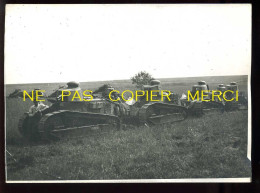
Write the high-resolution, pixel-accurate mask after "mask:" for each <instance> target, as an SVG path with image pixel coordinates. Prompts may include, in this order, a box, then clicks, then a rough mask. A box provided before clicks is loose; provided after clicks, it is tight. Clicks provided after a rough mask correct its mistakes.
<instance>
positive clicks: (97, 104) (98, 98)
mask: <svg viewBox="0 0 260 193" xmlns="http://www.w3.org/2000/svg"><path fill="white" fill-rule="evenodd" d="M159 85H160V82H159V81H153V82H152V83H151V85H144V87H143V90H144V91H149V90H152V89H154V90H158V89H159ZM63 90H66V91H69V92H71V94H70V95H69V96H67V97H65V98H63V100H62V99H61V93H62V91H63ZM112 90H114V88H113V87H112V86H110V85H104V86H102V87H100V88H99V89H97V90H96V91H94V92H93V93H92V95H91V96H88V97H86V96H84V95H83V92H82V90H81V88H80V87H79V84H78V83H76V82H69V83H67V87H65V88H60V89H58V90H56V91H55V92H54V93H55V94H54V93H52V94H51V95H50V97H48V100H49V101H50V102H51V103H52V105H51V106H50V107H49V108H47V109H45V110H43V111H42V112H40V113H36V114H35V115H33V116H30V115H29V113H25V114H24V116H23V117H22V118H21V119H20V121H19V126H18V128H19V131H20V133H21V134H22V135H23V136H25V137H26V138H29V139H38V138H42V137H43V138H45V139H52V138H59V137H60V136H62V135H63V134H64V133H65V134H67V133H71V134H75V133H79V134H81V133H82V132H84V131H89V130H90V129H92V128H96V127H102V128H108V127H110V128H111V127H112V128H117V129H120V127H121V125H122V124H134V125H138V126H140V125H148V126H150V125H158V124H164V123H170V122H174V121H182V120H184V119H185V118H186V117H187V108H186V107H183V106H180V105H176V104H168V103H165V101H160V102H153V101H146V100H145V97H143V98H141V99H140V101H137V102H134V103H132V104H130V103H126V102H125V101H123V100H122V99H120V97H119V95H118V94H117V93H116V92H113V94H112V95H111V97H112V98H114V99H118V98H119V99H120V100H118V101H116V102H114V101H111V100H110V99H109V97H108V95H109V93H110V92H111V91H112ZM75 93H78V94H79V96H80V97H79V96H78V98H74V100H72V97H73V96H74V94H75ZM91 97H92V100H90V101H83V100H80V99H85V100H88V99H89V98H91ZM158 98H161V96H160V94H158Z"/></svg>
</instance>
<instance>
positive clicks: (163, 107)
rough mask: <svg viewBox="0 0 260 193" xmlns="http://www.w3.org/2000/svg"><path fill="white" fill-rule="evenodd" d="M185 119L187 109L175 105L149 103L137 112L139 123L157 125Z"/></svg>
mask: <svg viewBox="0 0 260 193" xmlns="http://www.w3.org/2000/svg"><path fill="white" fill-rule="evenodd" d="M186 117H187V108H186V107H183V106H179V105H175V104H167V103H149V104H145V105H143V106H142V107H141V109H140V110H139V121H140V123H143V124H147V125H159V124H164V123H171V122H176V121H183V120H184V119H186Z"/></svg>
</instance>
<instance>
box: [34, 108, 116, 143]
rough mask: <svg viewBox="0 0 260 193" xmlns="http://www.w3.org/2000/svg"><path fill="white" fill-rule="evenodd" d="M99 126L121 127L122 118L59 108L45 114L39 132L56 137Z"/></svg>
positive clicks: (45, 135) (39, 125) (78, 132)
mask: <svg viewBox="0 0 260 193" xmlns="http://www.w3.org/2000/svg"><path fill="white" fill-rule="evenodd" d="M98 126H113V127H114V128H120V119H119V118H118V117H117V116H114V115H107V114H99V113H89V112H78V111H68V110H59V111H55V112H52V113H47V114H45V115H44V116H43V117H42V118H41V120H40V122H39V124H38V132H39V133H41V135H43V136H44V137H47V138H49V137H51V138H52V137H56V136H60V135H63V134H65V133H66V134H68V133H73V134H76V135H77V134H82V133H84V131H85V130H90V129H91V128H93V127H98Z"/></svg>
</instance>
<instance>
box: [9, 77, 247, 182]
mask: <svg viewBox="0 0 260 193" xmlns="http://www.w3.org/2000/svg"><path fill="white" fill-rule="evenodd" d="M160 80H161V84H162V89H165V90H170V91H172V92H175V93H178V94H181V93H186V92H187V90H188V89H191V86H192V85H193V84H196V82H197V81H199V80H205V81H206V82H207V83H208V84H209V86H210V89H216V87H217V85H218V84H220V83H224V84H229V83H230V82H232V81H236V82H238V84H239V89H240V90H241V91H245V92H247V76H224V77H194V78H171V79H170V78H169V79H160ZM105 83H109V84H111V85H112V86H113V87H114V88H115V89H117V90H119V91H123V90H134V89H135V88H134V85H132V84H131V82H130V80H119V81H100V82H87V83H81V88H82V89H83V90H85V89H89V90H95V89H96V88H97V87H99V86H102V85H103V84H105ZM59 85H65V83H43V84H24V85H5V86H6V96H8V95H9V94H10V93H11V92H13V90H14V89H16V88H20V89H22V90H28V91H30V90H32V89H34V88H41V89H43V90H46V94H47V95H48V94H50V93H51V92H52V91H53V90H54V89H56V88H57V87H58V86H59ZM5 102H6V149H7V151H8V152H9V153H11V155H9V154H7V156H6V160H7V180H99V179H174V178H235V177H250V176H251V168H250V162H249V161H248V159H247V127H248V122H247V121H248V114H247V111H234V112H225V113H223V114H216V113H209V114H206V115H204V116H203V117H201V118H196V117H189V118H188V119H187V120H185V121H182V122H175V123H172V124H165V125H161V126H157V127H134V126H127V127H126V128H124V129H123V130H116V129H111V130H105V129H104V130H91V131H89V132H88V133H87V134H86V135H84V136H81V137H75V138H69V139H67V138H64V139H61V140H60V141H58V142H53V143H48V144H43V143H29V142H27V141H26V140H24V139H23V138H22V137H21V135H20V134H19V132H18V130H17V125H18V120H19V118H20V117H21V116H22V114H23V113H24V112H27V111H28V109H29V107H30V106H31V105H32V102H31V101H29V100H28V99H27V100H26V101H23V99H21V98H15V99H12V98H6V101H5ZM46 103H47V104H48V105H50V103H48V102H46Z"/></svg>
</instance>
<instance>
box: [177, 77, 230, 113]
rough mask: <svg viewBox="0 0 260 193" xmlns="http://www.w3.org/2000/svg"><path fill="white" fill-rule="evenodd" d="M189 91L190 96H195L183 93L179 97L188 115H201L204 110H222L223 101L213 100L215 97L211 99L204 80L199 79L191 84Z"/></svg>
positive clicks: (223, 106)
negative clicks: (193, 97) (194, 83)
mask: <svg viewBox="0 0 260 193" xmlns="http://www.w3.org/2000/svg"><path fill="white" fill-rule="evenodd" d="M198 91H199V92H198ZM190 93H191V95H192V96H196V97H195V99H192V98H191V97H189V98H188V97H187V96H186V95H185V94H183V96H182V97H181V99H180V100H181V104H182V105H183V106H186V107H187V108H188V112H189V114H190V115H196V116H201V115H202V114H203V113H205V112H212V111H218V112H224V108H225V104H224V102H223V101H220V100H215V98H214V100H212V92H211V91H210V89H209V85H208V84H207V83H206V82H205V81H199V82H198V83H197V84H196V85H193V86H192V89H191V92H190ZM196 94H197V95H198V97H197V95H196ZM202 94H203V95H204V96H203V97H202Z"/></svg>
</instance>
